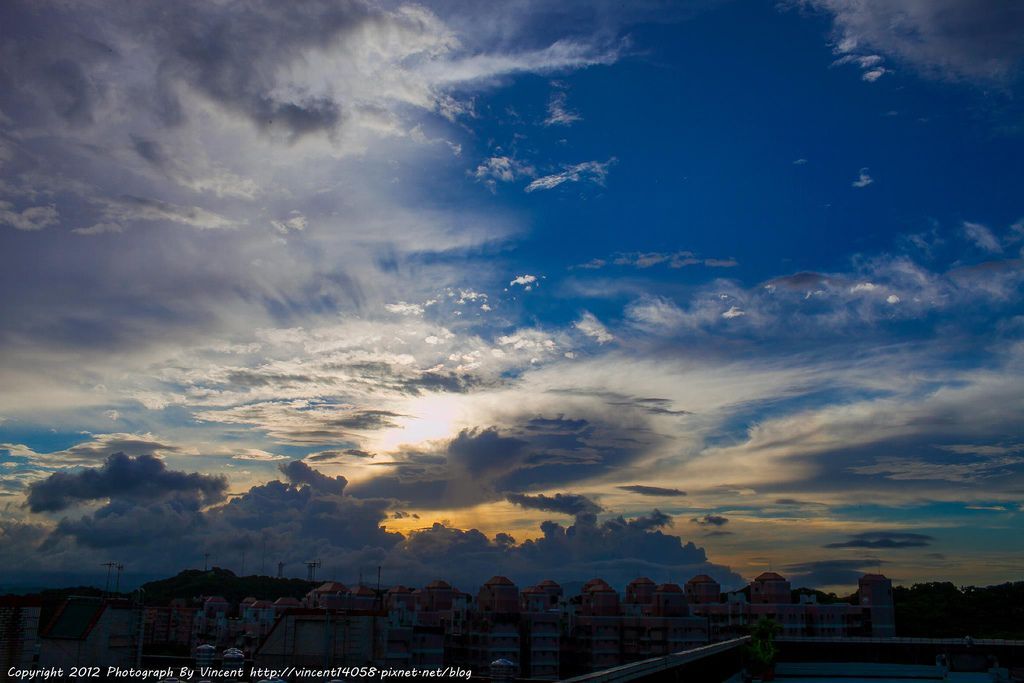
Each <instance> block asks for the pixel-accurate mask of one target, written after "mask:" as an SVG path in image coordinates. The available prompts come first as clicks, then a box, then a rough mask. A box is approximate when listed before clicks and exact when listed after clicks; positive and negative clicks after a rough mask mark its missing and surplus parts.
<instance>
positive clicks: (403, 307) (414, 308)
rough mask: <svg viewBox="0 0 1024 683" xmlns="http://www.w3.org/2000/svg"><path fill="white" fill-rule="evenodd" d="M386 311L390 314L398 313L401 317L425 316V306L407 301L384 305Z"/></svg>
mask: <svg viewBox="0 0 1024 683" xmlns="http://www.w3.org/2000/svg"><path fill="white" fill-rule="evenodd" d="M384 310H386V311H387V312H388V313H397V314H399V315H423V306H421V305H419V304H410V303H407V302H405V301H399V302H398V303H393V304H384Z"/></svg>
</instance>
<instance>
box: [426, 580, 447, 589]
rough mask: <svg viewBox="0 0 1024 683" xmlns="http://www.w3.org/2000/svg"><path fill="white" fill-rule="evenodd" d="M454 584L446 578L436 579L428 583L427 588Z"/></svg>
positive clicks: (445, 586)
mask: <svg viewBox="0 0 1024 683" xmlns="http://www.w3.org/2000/svg"><path fill="white" fill-rule="evenodd" d="M451 587H452V585H451V584H450V583H448V582H447V581H445V580H444V579H434V580H433V581H431V582H430V583H428V584H427V588H451Z"/></svg>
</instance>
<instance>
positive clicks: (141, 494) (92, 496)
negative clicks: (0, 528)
mask: <svg viewBox="0 0 1024 683" xmlns="http://www.w3.org/2000/svg"><path fill="white" fill-rule="evenodd" d="M226 489H227V480H226V479H225V478H224V477H219V476H209V475H203V474H196V473H189V474H186V473H184V472H178V471H175V470H169V469H167V466H166V465H165V464H164V463H163V461H161V460H159V459H157V458H154V457H153V456H151V455H140V456H138V457H136V458H132V457H131V456H128V455H125V454H124V453H115V454H113V455H111V456H110V457H108V458H107V460H106V461H105V462H104V463H103V465H102V466H101V467H99V468H95V469H86V470H82V471H80V472H54V473H53V474H52V475H50V476H49V477H48V478H47V479H44V480H42V481H39V482H36V483H34V484H32V485H31V486H29V491H28V505H29V508H30V509H31V510H32V511H33V512H53V511H58V510H64V509H66V508H68V507H70V506H72V505H74V504H76V503H79V502H87V501H93V500H102V499H117V500H134V501H143V500H157V499H161V498H165V497H167V496H174V495H189V496H194V497H195V498H197V499H198V500H199V501H201V502H204V503H213V502H217V501H219V500H221V499H222V498H223V497H224V493H225V491H226Z"/></svg>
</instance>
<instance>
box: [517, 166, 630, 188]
mask: <svg viewBox="0 0 1024 683" xmlns="http://www.w3.org/2000/svg"><path fill="white" fill-rule="evenodd" d="M615 161H616V159H615V157H612V158H611V159H609V160H608V161H605V162H600V161H584V162H583V163H580V164H575V165H573V166H566V167H565V169H564V170H562V171H561V172H559V173H553V174H551V175H546V176H543V177H540V178H537V179H536V180H534V181H533V182H531V183H530V184H529V185H527V186H526V191H527V192H534V191H536V190H551V189H554V188H556V187H558V186H559V185H561V184H562V183H578V182H580V181H582V180H585V181H589V182H592V183H595V184H597V185H604V181H605V178H607V177H608V168H609V167H610V166H611V165H612V164H614V163H615Z"/></svg>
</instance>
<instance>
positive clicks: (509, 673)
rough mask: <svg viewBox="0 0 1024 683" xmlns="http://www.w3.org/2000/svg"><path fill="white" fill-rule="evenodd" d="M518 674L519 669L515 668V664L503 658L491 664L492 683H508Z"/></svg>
mask: <svg viewBox="0 0 1024 683" xmlns="http://www.w3.org/2000/svg"><path fill="white" fill-rule="evenodd" d="M518 672H519V667H517V666H516V664H515V662H513V661H511V660H508V659H505V658H504V657H502V658H501V659H495V660H494V661H493V662H491V680H492V681H494V683H509V682H510V681H513V680H515V677H516V674H517V673H518Z"/></svg>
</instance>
